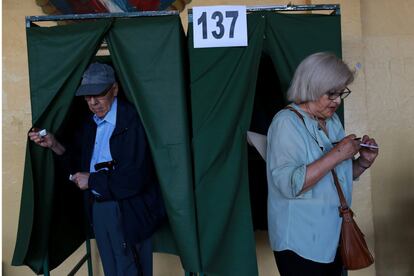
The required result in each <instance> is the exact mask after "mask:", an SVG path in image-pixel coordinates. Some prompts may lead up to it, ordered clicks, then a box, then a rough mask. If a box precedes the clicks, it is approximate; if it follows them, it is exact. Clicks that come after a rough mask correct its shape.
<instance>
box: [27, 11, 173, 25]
mask: <svg viewBox="0 0 414 276" xmlns="http://www.w3.org/2000/svg"><path fill="white" fill-rule="evenodd" d="M178 14H179V12H178V11H144V12H118V13H86V14H61V15H40V16H26V28H30V27H31V26H32V25H33V22H40V21H63V20H89V19H107V18H133V17H142V16H167V15H178Z"/></svg>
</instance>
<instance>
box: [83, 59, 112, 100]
mask: <svg viewBox="0 0 414 276" xmlns="http://www.w3.org/2000/svg"><path fill="white" fill-rule="evenodd" d="M114 83H115V73H114V69H112V67H111V66H109V65H107V64H103V63H99V62H94V63H91V64H90V65H89V67H88V69H86V71H85V73H83V77H82V82H81V85H80V86H79V88H78V90H77V91H76V96H96V95H99V94H101V93H102V92H105V91H106V90H108V89H109V88H111V86H112V85H113V84H114Z"/></svg>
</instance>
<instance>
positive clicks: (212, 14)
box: [193, 6, 247, 48]
mask: <svg viewBox="0 0 414 276" xmlns="http://www.w3.org/2000/svg"><path fill="white" fill-rule="evenodd" d="M246 18H247V17H246V6H200V7H193V38H194V48H212V47H237V46H247V19H246Z"/></svg>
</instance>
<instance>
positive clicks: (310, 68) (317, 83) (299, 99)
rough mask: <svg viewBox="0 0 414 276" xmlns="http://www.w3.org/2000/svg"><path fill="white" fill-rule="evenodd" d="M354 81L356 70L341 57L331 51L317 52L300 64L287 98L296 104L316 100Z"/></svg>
mask: <svg viewBox="0 0 414 276" xmlns="http://www.w3.org/2000/svg"><path fill="white" fill-rule="evenodd" d="M353 81H354V72H352V71H351V69H349V67H348V65H346V64H345V63H344V62H343V61H342V60H341V59H339V58H337V57H336V56H335V55H334V54H331V53H326V52H320V53H315V54H312V55H310V56H308V57H307V58H305V59H304V60H303V61H302V62H301V63H300V64H299V66H298V68H297V69H296V71H295V75H294V76H293V79H292V82H291V85H290V87H289V90H288V92H287V98H288V100H289V101H291V102H294V103H296V104H301V103H304V102H308V101H316V100H317V99H318V98H319V97H321V96H322V95H323V94H325V93H327V92H329V91H338V90H340V89H343V88H344V87H345V86H347V85H349V84H350V83H352V82H353Z"/></svg>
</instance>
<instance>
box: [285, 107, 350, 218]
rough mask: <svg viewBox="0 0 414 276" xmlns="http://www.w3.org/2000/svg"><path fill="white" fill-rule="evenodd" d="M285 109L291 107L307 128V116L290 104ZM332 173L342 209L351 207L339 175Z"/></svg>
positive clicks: (333, 170)
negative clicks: (304, 116) (347, 201)
mask: <svg viewBox="0 0 414 276" xmlns="http://www.w3.org/2000/svg"><path fill="white" fill-rule="evenodd" d="M285 109H289V110H290V111H292V112H294V113H295V114H296V115H297V116H298V117H299V118H300V119H301V120H302V122H303V124H304V125H305V128H306V124H305V118H303V115H302V114H300V112H299V111H297V110H296V109H294V108H293V107H292V106H290V105H288V106H286V107H285ZM306 129H307V128H306ZM311 136H312V135H311ZM312 138H313V136H312ZM316 143H317V141H316ZM331 173H332V176H333V179H334V183H335V187H336V191H337V192H338V197H339V203H340V204H341V210H347V209H349V207H348V204H347V203H346V199H345V196H344V192H343V191H342V188H341V185H340V184H339V179H338V175H337V174H336V172H335V169H332V170H331ZM341 210H340V211H341Z"/></svg>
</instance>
